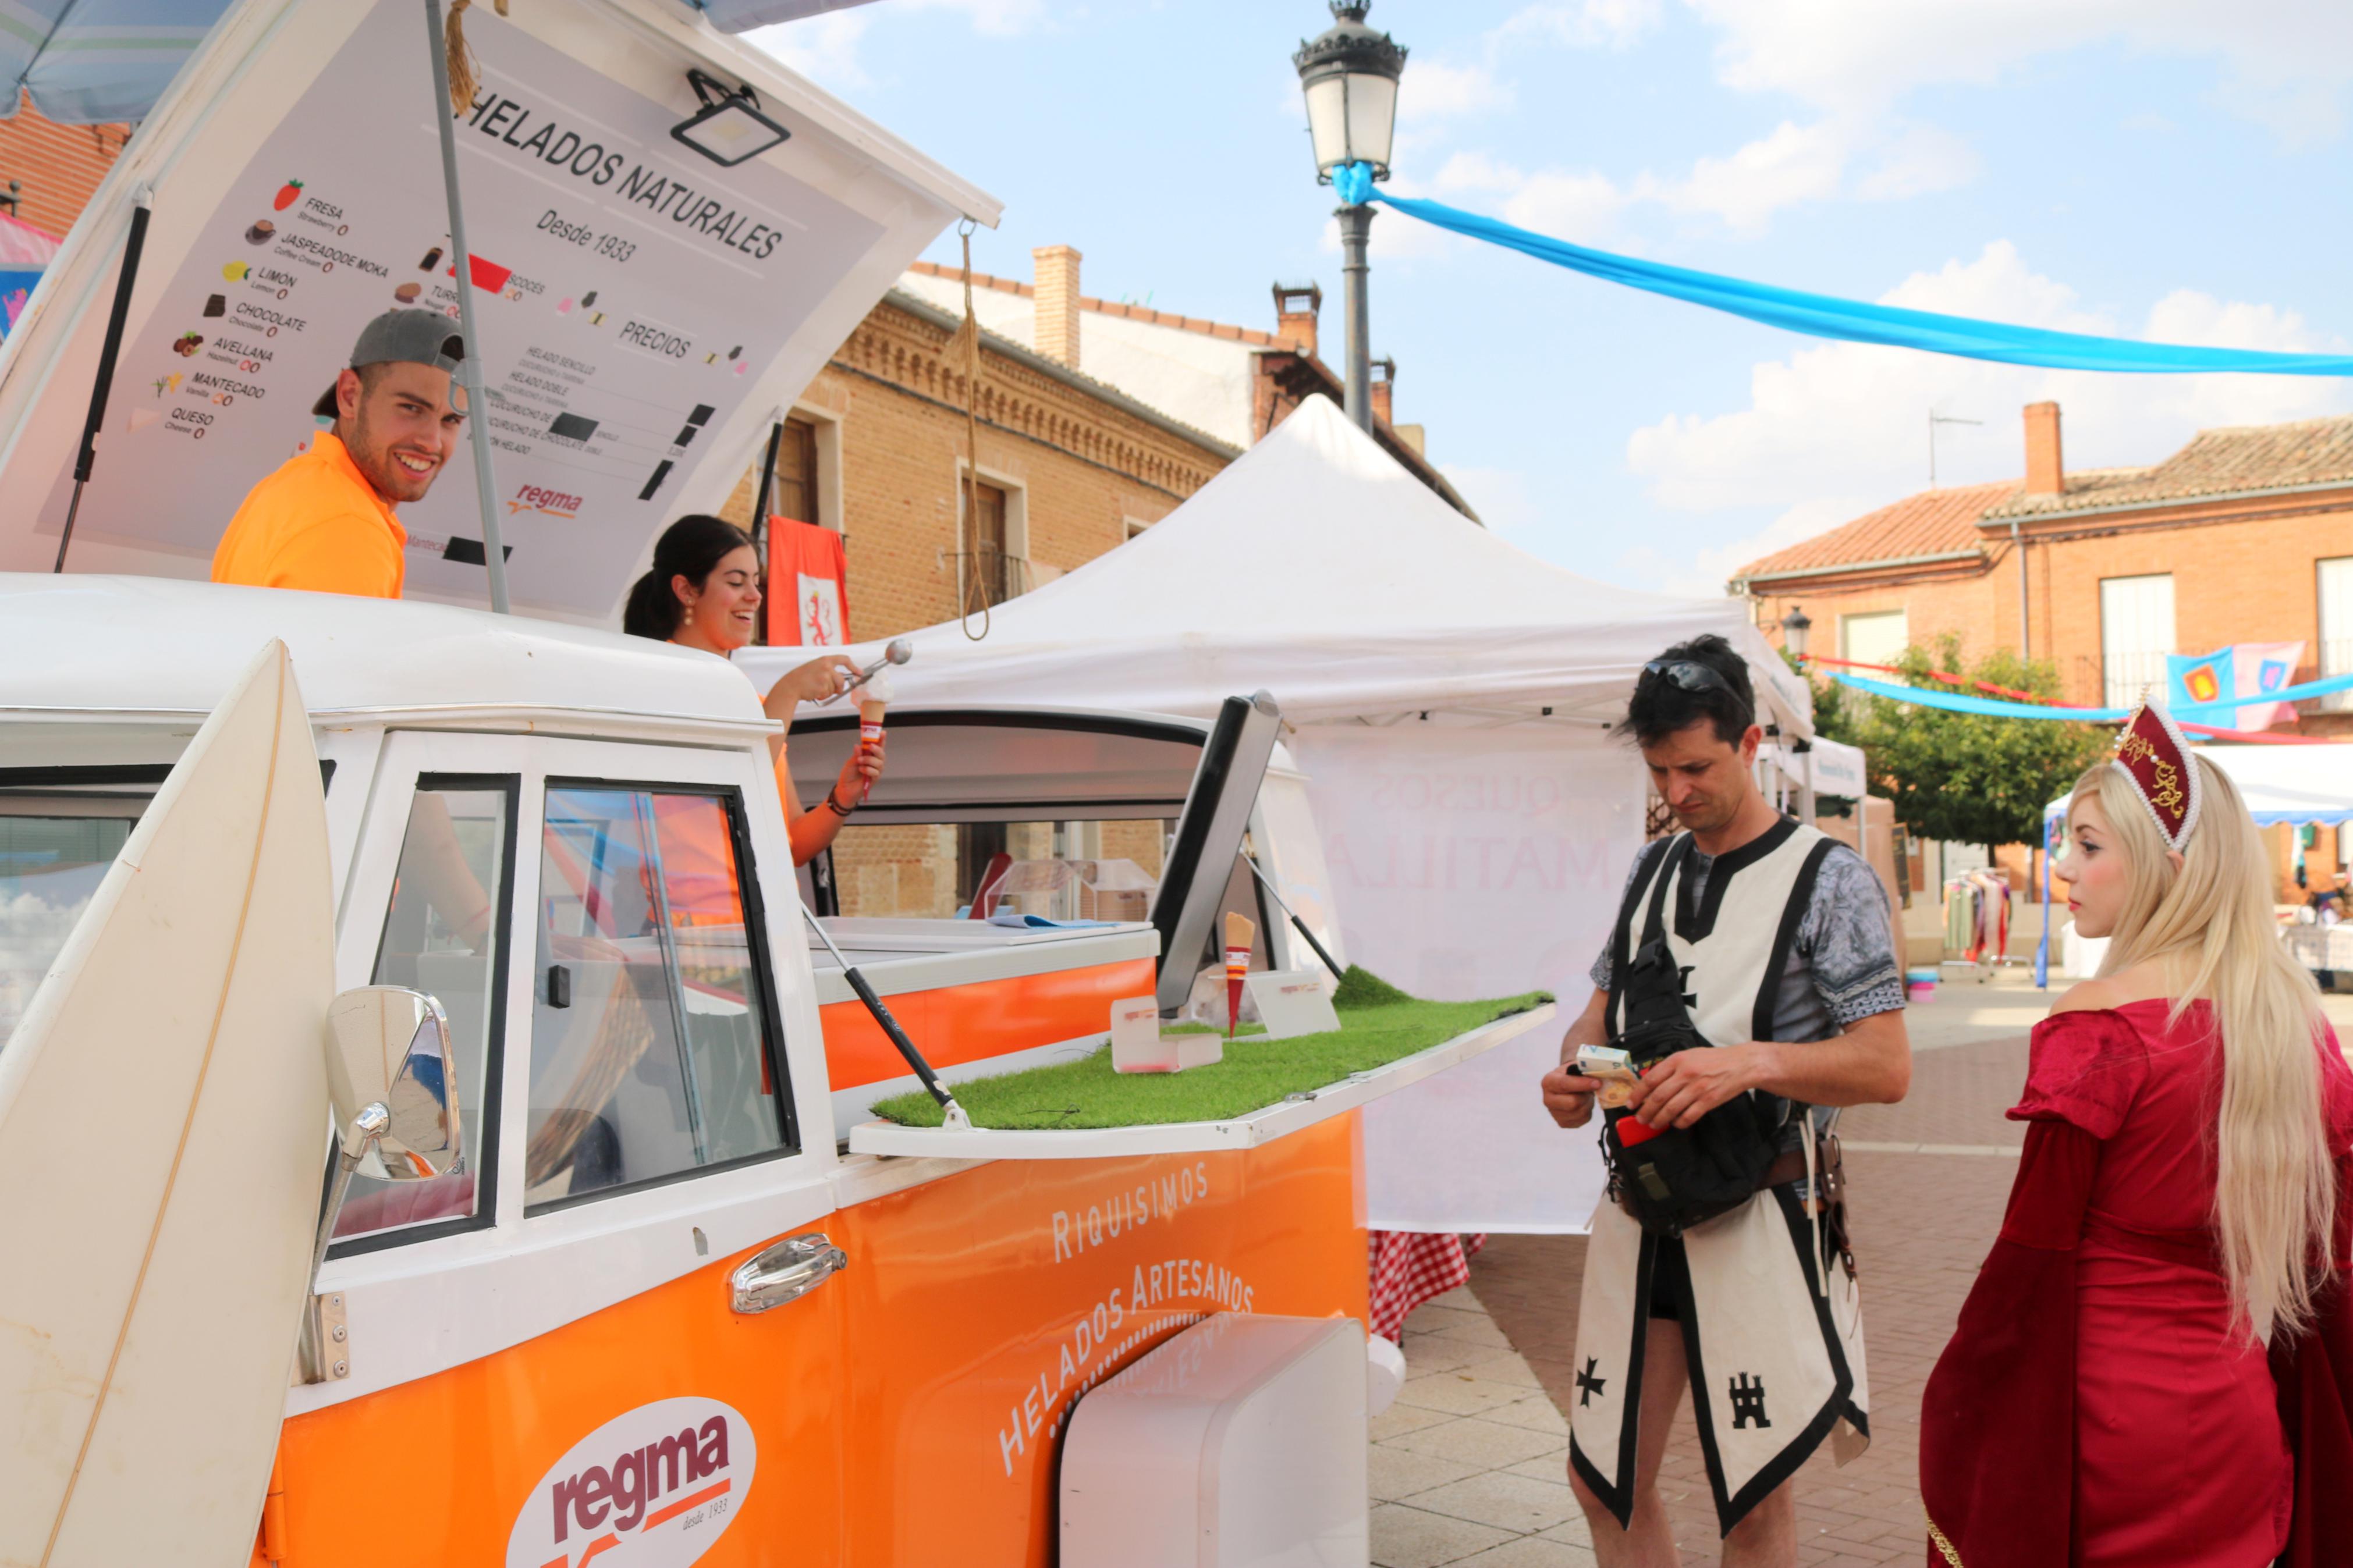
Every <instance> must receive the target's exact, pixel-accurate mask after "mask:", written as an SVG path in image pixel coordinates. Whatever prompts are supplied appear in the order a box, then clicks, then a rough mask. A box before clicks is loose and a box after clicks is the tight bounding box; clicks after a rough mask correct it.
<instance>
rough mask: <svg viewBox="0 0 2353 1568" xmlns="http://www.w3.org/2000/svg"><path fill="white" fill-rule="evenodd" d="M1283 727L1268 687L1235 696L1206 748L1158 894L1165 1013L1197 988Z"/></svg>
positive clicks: (1155, 911)
mask: <svg viewBox="0 0 2353 1568" xmlns="http://www.w3.org/2000/svg"><path fill="white" fill-rule="evenodd" d="M1281 734H1282V710H1281V709H1280V708H1277V707H1276V706H1275V702H1274V699H1273V697H1272V696H1271V695H1270V694H1268V693H1266V692H1264V691H1261V692H1258V693H1256V694H1254V695H1252V696H1250V697H1229V698H1227V699H1226V700H1225V703H1224V705H1223V706H1222V707H1220V708H1219V710H1218V720H1217V723H1216V724H1215V725H1214V726H1213V727H1212V728H1211V729H1210V731H1209V739H1208V743H1207V744H1206V745H1204V746H1203V747H1202V748H1201V760H1200V763H1198V766H1196V768H1195V769H1194V773H1193V787H1192V789H1191V790H1190V791H1189V792H1188V793H1187V795H1186V797H1185V812H1184V815H1183V816H1179V817H1178V818H1177V819H1176V837H1175V838H1174V839H1173V840H1172V842H1171V843H1170V845H1169V849H1168V859H1167V863H1166V866H1164V867H1163V868H1162V869H1161V873H1160V886H1159V888H1158V889H1156V890H1155V892H1154V893H1153V896H1152V923H1153V924H1154V925H1155V927H1157V928H1158V929H1159V931H1160V980H1159V984H1157V985H1156V986H1155V988H1154V994H1155V997H1156V998H1157V999H1158V1001H1159V1003H1160V1011H1161V1013H1162V1014H1163V1015H1164V1016H1165V1015H1166V1014H1169V1013H1173V1012H1175V1011H1176V1009H1177V1008H1178V1007H1181V1006H1183V1005H1184V1004H1185V998H1186V996H1187V994H1190V993H1191V991H1192V989H1193V974H1194V971H1195V970H1196V969H1197V968H1198V966H1199V963H1200V955H1201V952H1202V951H1203V949H1204V947H1205V946H1206V944H1207V943H1208V940H1209V927H1210V922H1211V921H1215V920H1216V919H1217V915H1218V911H1219V909H1220V908H1221V907H1222V906H1223V904H1224V902H1225V896H1226V882H1227V880H1228V879H1229V877H1230V876H1231V875H1232V873H1233V864H1234V857H1235V856H1237V855H1239V854H1240V853H1241V848H1242V835H1243V834H1245V833H1247V832H1248V831H1249V830H1250V812H1251V810H1252V809H1253V808H1254V807H1256V805H1258V791H1259V785H1260V784H1261V783H1263V782H1264V781H1265V778H1266V764H1267V763H1268V762H1269V761H1270V760H1271V758H1272V757H1273V755H1274V742H1275V741H1276V739H1277V738H1278V737H1279V736H1280V735H1281Z"/></svg>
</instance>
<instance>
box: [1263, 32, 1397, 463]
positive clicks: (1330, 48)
mask: <svg viewBox="0 0 2353 1568" xmlns="http://www.w3.org/2000/svg"><path fill="white" fill-rule="evenodd" d="M1371 9H1372V0H1332V27H1331V30H1330V31H1329V32H1326V33H1324V35H1323V36H1321V37H1317V38H1315V39H1314V41H1312V42H1307V43H1302V44H1301V45H1300V46H1299V52H1298V53H1297V54H1295V55H1293V56H1292V57H1291V63H1292V64H1293V65H1294V66H1296V67H1297V68H1299V85H1300V87H1301V89H1303V90H1304V91H1305V93H1306V95H1307V133H1308V135H1309V136H1310V137H1311V138H1312V139H1313V140H1314V144H1315V178H1316V180H1317V182H1318V183H1319V184H1326V185H1328V184H1331V183H1332V171H1333V170H1335V169H1337V168H1344V167H1345V166H1347V165H1349V164H1351V163H1366V164H1369V165H1371V167H1372V171H1373V178H1374V179H1376V180H1387V179H1388V177H1389V142H1390V139H1391V135H1392V133H1393V132H1395V131H1396V129H1397V90H1398V78H1399V77H1400V76H1403V75H1404V74H1405V54H1406V52H1405V49H1404V48H1403V47H1401V46H1399V45H1398V43H1397V42H1396V40H1394V39H1392V38H1391V37H1389V36H1388V34H1387V33H1380V32H1375V31H1374V30H1373V29H1372V28H1370V27H1368V26H1366V25H1365V13H1366V12H1367V11H1369V10H1371ZM1337 216H1338V217H1339V219H1340V272H1341V275H1342V277H1343V278H1344V279H1345V280H1346V284H1347V300H1348V394H1347V397H1348V417H1349V418H1351V419H1353V420H1355V421H1356V423H1357V425H1358V426H1361V427H1362V428H1363V429H1364V430H1366V432H1367V433H1370V431H1371V430H1372V428H1373V397H1372V363H1371V350H1370V348H1369V347H1368V346H1367V345H1368V342H1369V339H1370V335H1371V329H1370V324H1369V323H1370V317H1369V315H1368V310H1369V304H1368V301H1367V300H1366V272H1367V271H1368V270H1369V269H1370V267H1369V264H1368V263H1367V262H1366V259H1365V249H1366V245H1367V244H1368V243H1369V242H1370V240H1371V238H1372V232H1373V209H1372V207H1371V206H1370V205H1366V204H1363V203H1358V204H1356V205H1350V206H1344V207H1342V208H1341V209H1340V210H1339V213H1338V215H1337Z"/></svg>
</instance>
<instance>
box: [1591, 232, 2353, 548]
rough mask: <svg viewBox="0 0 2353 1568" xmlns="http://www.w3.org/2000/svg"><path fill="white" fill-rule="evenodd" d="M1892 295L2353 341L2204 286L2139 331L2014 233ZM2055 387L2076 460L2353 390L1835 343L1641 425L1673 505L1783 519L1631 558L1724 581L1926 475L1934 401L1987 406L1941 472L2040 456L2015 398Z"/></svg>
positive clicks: (2326, 404) (2047, 315)
mask: <svg viewBox="0 0 2353 1568" xmlns="http://www.w3.org/2000/svg"><path fill="white" fill-rule="evenodd" d="M1881 299H1882V302H1883V303H1887V304H1897V305H1905V306H1910V307H1913V308H1915V309H1920V310H1944V311H1949V312H1952V313H1954V314H1957V315H1968V316H1978V317H1985V318H1989V319H1991V320H1996V321H2014V322H2018V323H2021V324H2022V325H2029V326H2041V327H2050V328H2053V329H2056V330H2060V331H2084V332H2095V333H2108V334H2119V333H2121V334H2122V335H2137V336H2140V337H2143V338H2146V339H2148V340H2151V341H2158V342H2195V343H2211V344H2227V345H2230V346H2235V347H2242V348H2267V349H2284V350H2292V351H2293V350H2306V351H2315V350H2317V351H2328V352H2340V351H2338V350H2337V345H2335V344H2333V343H2331V342H2326V341H2323V340H2321V339H2320V338H2319V337H2318V335H2317V334H2316V333H2314V332H2313V331H2311V330H2310V328H2309V327H2308V326H2307V325H2306V323H2305V322H2304V321H2303V320H2302V319H2301V318H2300V317H2298V316H2297V315H2296V314H2295V312H2293V311H2288V310H2280V309H2278V308H2276V307H2274V306H2271V305H2265V304H2254V303H2247V302H2243V301H2222V300H2215V299H2212V298H2211V297H2210V296H2207V295H2203V294H2200V293H2197V292H2195V291H2192V290H2188V289H2184V290H2179V291H2177V292H2175V293H2172V294H2169V295H2168V296H2166V297H2165V298H2164V299H2162V300H2158V302H2157V303H2156V304H2155V305H2154V306H2153V307H2151V309H2150V310H2149V311H2148V314H2147V319H2146V320H2145V321H2142V322H2141V323H2139V329H2138V331H2137V333H2136V332H2133V331H2130V329H2127V328H2123V327H2121V326H2120V324H2119V323H2117V322H2116V321H2110V320H2108V319H2106V318H2105V317H2103V316H2101V315H2099V314H2098V313H2096V312H2094V311H2091V310H2085V309H2084V307H2083V306H2082V305H2081V303H2080V302H2079V301H2078V300H2077V299H2076V296H2075V292H2074V290H2073V289H2070V288H2069V287H2068V286H2067V285H2065V284H2064V283H2062V282H2060V281H2058V280H2056V279H2052V278H2049V277H2047V276H2044V275H2042V274H2040V273H2037V272H2035V271H2034V270H2033V269H2032V268H2031V267H2030V266H2028V265H2027V263H2026V261H2025V259H2024V258H2021V256H2020V255H2019V253H2018V251H2017V248H2016V247H2014V246H2011V245H2010V244H2009V243H2007V242H2004V241H1996V242H1994V243H1992V244H1989V245H1988V246H1987V247H1985V248H1984V250H1983V251H1981V252H1980V253H1979V254H1978V257H1977V258H1975V259H1973V260H1968V261H1960V260H1955V261H1951V262H1948V263H1947V264H1946V265H1945V266H1944V267H1943V268H1939V269H1938V270H1936V271H1934V272H1926V273H1919V274H1915V275H1914V276H1913V277H1910V278H1907V279H1905V280H1904V281H1903V282H1902V283H1901V284H1899V285H1897V286H1896V287H1895V288H1894V289H1890V290H1888V292H1887V293H1885V294H1884V295H1883V296H1882V297H1881ZM2045 398H2050V399H2055V400H2056V401H2057V402H2058V403H2059V404H2060V405H2061V407H2062V409H2063V417H2064V422H2065V423H2064V436H2063V439H2064V442H2065V449H2066V455H2067V464H2068V467H2069V468H2071V469H2082V468H2102V467H2118V466H2131V467H2139V466H2145V465H2147V464H2151V463H2156V462H2158V461H2161V460H2162V459H2164V458H2166V457H2167V456H2168V455H2169V454H2171V453H2172V452H2173V451H2174V450H2176V449H2177V448H2178V447H2179V446H2180V445H2181V443H2182V442H2183V441H2184V440H2186V439H2187V438H2188V437H2189V436H2190V435H2191V434H2192V433H2194V432H2195V431H2197V430H2198V429H2200V428H2202V427H2205V426H2214V425H2236V424H2268V423H2273V422H2276V421H2280V420H2286V419H2297V418H2306V417H2310V416H2315V415H2321V414H2332V413H2340V412H2346V411H2348V410H2353V390H2348V388H2347V387H2346V386H2345V385H2344V384H2342V383H2340V382H2337V381H2334V380H2328V379H2323V378H2316V377H2304V376H2258V375H2187V376H2179V375H2101V374H2092V373H2089V372H2073V371H2050V370H2042V369H2037V368H2033V367H2029V366H2018V365H2002V364H1991V363H1983V362H1980V361H1976V360H1962V359H1953V358H1948V357H1946V356H1943V355H1936V354H1926V353H1913V352H1910V351H1906V350H1902V349H1888V348H1879V347H1874V346H1872V345H1868V344H1862V343H1845V342H1831V343H1821V344H1818V345H1814V346H1810V347H1806V348H1802V349H1799V350H1797V351H1796V352H1794V353H1790V354H1789V355H1788V356H1787V357H1786V358H1783V359H1778V360H1771V361H1767V362H1766V363H1761V364H1757V365H1756V366H1754V367H1753V368H1752V370H1751V372H1750V375H1749V396H1748V403H1747V406H1746V407H1745V408H1741V409H1738V410H1736V411H1734V412H1731V413H1727V414H1721V415H1714V416H1704V415H1670V416H1667V417H1665V418H1663V419H1661V420H1659V421H1658V422H1657V423H1655V424H1652V425H1650V426H1644V427H1643V428H1641V429H1639V430H1636V431H1635V432H1634V433H1633V435H1632V436H1631V437H1630V438H1629V440H1628V442H1627V461H1628V465H1629V467H1630V468H1631V469H1632V470H1633V471H1634V472H1635V473H1636V474H1638V475H1640V476H1641V477H1642V478H1643V479H1645V480H1646V481H1647V483H1648V486H1649V489H1650V493H1651V498H1652V499H1653V500H1655V501H1657V502H1658V503H1659V504H1661V505H1662V506H1665V507H1670V508H1674V509H1677V510H1686V511H1691V512H1694V513H1706V512H1710V511H1717V510H1731V509H1736V508H1737V509H1743V510H1747V509H1753V508H1756V507H1758V506H1767V507H1773V508H1777V509H1779V510H1778V515H1777V516H1776V518H1775V520H1774V521H1773V522H1772V523H1771V524H1770V525H1769V526H1768V527H1767V529H1766V530H1765V531H1762V532H1761V533H1757V534H1754V535H1752V536H1750V537H1748V538H1746V539H1741V540H1737V541H1735V542H1732V543H1729V544H1727V545H1725V546H1724V547H1723V548H1722V549H1720V550H1708V551H1703V552H1698V553H1697V555H1696V556H1695V558H1694V559H1692V560H1689V561H1672V560H1669V559H1668V558H1667V557H1665V556H1663V555H1662V554H1659V553H1657V552H1649V553H1645V554H1640V555H1636V554H1630V555H1629V556H1628V557H1627V558H1626V560H1625V562H1624V564H1625V565H1626V566H1627V567H1628V568H1629V569H1630V570H1636V571H1641V572H1643V573H1644V574H1645V575H1657V576H1659V577H1660V578H1661V579H1662V580H1665V579H1668V578H1675V580H1677V581H1681V582H1683V584H1684V585H1686V586H1688V585H1689V584H1691V583H1692V582H1696V581H1699V580H1701V579H1704V578H1712V579H1713V580H1714V581H1715V582H1716V583H1718V584H1720V583H1721V582H1722V580H1723V578H1724V576H1725V575H1727V574H1729V571H1730V570H1731V569H1732V568H1734V567H1737V566H1739V565H1741V564H1743V563H1746V562H1747V561H1750V560H1753V559H1755V558H1756V557H1757V556H1758V555H1762V554H1766V553H1769V552H1772V551H1774V550H1778V549H1781V548H1783V547H1785V546H1787V545H1788V544H1792V543H1795V542H1798V541H1799V540H1800V539H1803V538H1807V537H1810V536H1811V535H1812V534H1814V533H1818V532H1820V531H1823V530H1825V529H1828V528H1831V527H1834V526H1836V525H1837V524H1839V523H1841V522H1844V521H1849V520H1850V519H1852V518H1853V517H1856V516H1859V515H1860V514H1861V513H1862V512H1864V511H1867V510H1871V509H1872V508H1873V507H1876V506H1883V505H1885V504H1886V503H1887V502H1889V501H1891V500H1896V499H1898V498H1900V497H1902V496H1905V495H1907V494H1910V493H1912V492H1913V491H1915V490H1918V489H1922V488H1924V487H1925V485H1926V480H1927V472H1926V468H1927V440H1928V425H1927V419H1928V414H1929V411H1930V410H1931V409H1932V408H1933V409H1936V411H1938V412H1940V413H1944V414H1948V415H1955V416H1964V417H1968V418H1972V419H1981V420H1983V421H1984V422H1985V423H1984V425H1983V426H1982V427H1981V428H1974V429H1973V428H1970V427H1968V426H1945V427H1944V428H1943V429H1942V430H1941V431H1940V432H1939V436H1938V447H1937V453H1938V479H1939V481H1940V482H1942V483H1944V484H1948V485H1949V484H1968V483H1978V482H1982V481H1986V480H1991V479H2014V478H2016V477H2017V475H2018V474H2019V473H2020V472H2021V469H2022V468H2023V467H2024V456H2023V437H2022V435H2021V431H2020V427H2019V424H2018V416H2017V412H2016V411H2017V410H2018V409H2019V408H2021V407H2022V406H2023V405H2026V404H2028V403H2034V402H2040V401H2042V400H2043V399H2045ZM1677 574H1682V575H1681V576H1680V577H1678V576H1677ZM1693 574H1697V575H1696V576H1694V575H1693Z"/></svg>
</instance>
